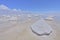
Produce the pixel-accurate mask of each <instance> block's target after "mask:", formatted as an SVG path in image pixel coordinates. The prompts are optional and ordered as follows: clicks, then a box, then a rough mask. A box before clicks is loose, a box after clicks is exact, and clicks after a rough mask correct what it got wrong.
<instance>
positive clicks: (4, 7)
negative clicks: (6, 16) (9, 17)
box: [0, 4, 9, 10]
mask: <svg viewBox="0 0 60 40" xmlns="http://www.w3.org/2000/svg"><path fill="white" fill-rule="evenodd" d="M0 9H3V10H9V8H8V7H7V6H5V5H3V4H1V5H0Z"/></svg>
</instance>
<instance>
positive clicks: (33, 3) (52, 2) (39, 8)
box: [0, 0, 60, 13]
mask: <svg viewBox="0 0 60 40" xmlns="http://www.w3.org/2000/svg"><path fill="white" fill-rule="evenodd" d="M0 5H5V6H7V7H8V8H10V9H20V10H23V11H32V12H38V13H60V0H0Z"/></svg>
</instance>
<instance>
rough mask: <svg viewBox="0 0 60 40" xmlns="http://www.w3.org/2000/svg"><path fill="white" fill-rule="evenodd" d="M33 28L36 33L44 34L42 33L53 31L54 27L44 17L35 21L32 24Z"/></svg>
mask: <svg viewBox="0 0 60 40" xmlns="http://www.w3.org/2000/svg"><path fill="white" fill-rule="evenodd" d="M31 30H32V32H34V33H35V34H37V35H39V36H42V35H50V33H52V28H51V26H50V25H48V24H47V23H46V22H45V21H44V20H43V19H41V20H39V21H37V22H35V23H34V24H33V25H31Z"/></svg>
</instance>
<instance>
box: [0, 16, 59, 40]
mask: <svg viewBox="0 0 60 40" xmlns="http://www.w3.org/2000/svg"><path fill="white" fill-rule="evenodd" d="M38 20H40V19H39V17H36V18H34V17H32V18H31V20H30V19H29V20H25V22H23V23H21V21H19V22H16V21H15V22H9V21H6V22H3V23H1V24H0V40H60V24H58V23H56V22H55V21H48V20H45V21H46V22H47V23H48V24H49V25H51V27H52V28H53V32H52V34H51V35H49V36H45V37H44V36H37V35H36V34H34V33H33V32H32V31H31V29H30V26H31V24H33V23H35V22H36V21H38ZM2 27H3V28H2Z"/></svg>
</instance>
